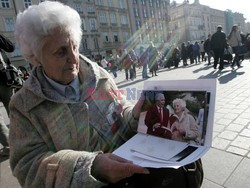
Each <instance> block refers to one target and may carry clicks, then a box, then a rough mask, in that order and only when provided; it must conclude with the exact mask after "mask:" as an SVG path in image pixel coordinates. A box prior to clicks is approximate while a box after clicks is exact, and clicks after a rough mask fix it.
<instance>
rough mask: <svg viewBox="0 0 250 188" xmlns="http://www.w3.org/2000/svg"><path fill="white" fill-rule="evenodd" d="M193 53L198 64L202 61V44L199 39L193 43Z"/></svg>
mask: <svg viewBox="0 0 250 188" xmlns="http://www.w3.org/2000/svg"><path fill="white" fill-rule="evenodd" d="M193 54H194V60H195V63H196V64H197V63H198V62H199V63H200V45H199V43H198V41H195V43H194V45H193Z"/></svg>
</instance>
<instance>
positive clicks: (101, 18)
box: [99, 12, 107, 23]
mask: <svg viewBox="0 0 250 188" xmlns="http://www.w3.org/2000/svg"><path fill="white" fill-rule="evenodd" d="M99 21H100V23H107V19H106V13H105V12H100V13H99Z"/></svg>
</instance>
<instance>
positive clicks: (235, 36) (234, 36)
mask: <svg viewBox="0 0 250 188" xmlns="http://www.w3.org/2000/svg"><path fill="white" fill-rule="evenodd" d="M228 43H229V45H230V46H231V47H232V48H233V53H234V59H233V63H232V65H231V67H232V68H234V65H235V63H236V65H237V66H238V68H239V67H240V61H239V46H240V45H241V44H242V40H241V35H240V31H239V29H238V26H237V25H234V26H233V27H232V30H231V32H230V34H229V36H228Z"/></svg>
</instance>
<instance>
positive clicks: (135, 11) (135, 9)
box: [134, 8, 139, 17]
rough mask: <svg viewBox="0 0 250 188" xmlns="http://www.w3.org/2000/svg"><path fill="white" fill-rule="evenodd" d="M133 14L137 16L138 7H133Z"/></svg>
mask: <svg viewBox="0 0 250 188" xmlns="http://www.w3.org/2000/svg"><path fill="white" fill-rule="evenodd" d="M134 15H135V16H137V17H138V16H139V13H138V8H134Z"/></svg>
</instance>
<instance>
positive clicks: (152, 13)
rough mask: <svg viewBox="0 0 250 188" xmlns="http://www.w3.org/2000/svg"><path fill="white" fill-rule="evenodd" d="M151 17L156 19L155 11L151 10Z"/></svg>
mask: <svg viewBox="0 0 250 188" xmlns="http://www.w3.org/2000/svg"><path fill="white" fill-rule="evenodd" d="M151 17H152V18H155V13H154V10H151Z"/></svg>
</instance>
